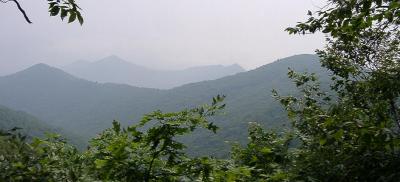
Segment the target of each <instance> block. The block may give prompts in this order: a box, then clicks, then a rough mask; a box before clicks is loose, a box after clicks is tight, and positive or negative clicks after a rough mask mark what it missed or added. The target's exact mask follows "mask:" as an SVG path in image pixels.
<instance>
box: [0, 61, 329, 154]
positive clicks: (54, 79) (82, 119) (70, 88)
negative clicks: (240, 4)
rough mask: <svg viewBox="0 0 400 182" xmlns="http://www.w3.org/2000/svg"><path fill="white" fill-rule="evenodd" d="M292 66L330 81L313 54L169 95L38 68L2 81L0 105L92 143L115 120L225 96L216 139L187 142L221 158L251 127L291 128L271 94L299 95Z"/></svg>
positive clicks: (131, 119)
mask: <svg viewBox="0 0 400 182" xmlns="http://www.w3.org/2000/svg"><path fill="white" fill-rule="evenodd" d="M288 67H291V68H292V69H294V70H296V71H309V72H316V73H317V74H319V75H322V81H323V82H327V80H328V79H327V72H326V71H325V70H323V69H322V68H321V67H320V64H319V62H318V58H317V57H316V56H314V55H297V56H292V57H289V58H285V59H282V60H279V61H276V62H273V63H270V64H267V65H265V66H262V67H260V68H257V69H255V70H252V71H248V72H243V73H238V74H236V75H232V76H227V77H224V78H220V79H217V80H211V81H203V82H198V83H192V84H187V85H184V86H181V87H177V88H174V89H170V90H157V89H147V88H138V87H132V86H127V85H118V84H99V83H94V82H90V81H86V80H82V79H78V78H75V77H73V76H71V75H69V74H67V73H65V72H63V71H61V70H59V69H56V68H52V67H49V66H45V65H36V66H34V67H32V68H29V69H27V70H25V71H22V72H19V73H16V74H14V75H10V76H7V77H0V88H1V89H0V104H3V105H6V106H8V107H11V108H15V109H19V110H24V111H26V112H29V113H32V114H34V115H35V116H38V117H39V118H41V119H43V120H44V121H51V124H54V125H55V126H57V127H60V128H63V129H66V130H71V131H74V132H76V133H79V134H80V135H82V137H83V138H85V139H88V138H90V137H93V136H94V135H95V133H97V132H99V131H101V130H102V129H104V128H106V127H110V126H111V121H112V120H113V119H117V120H120V121H121V122H122V123H123V124H125V125H126V124H132V123H135V121H138V119H139V118H140V116H141V115H143V114H144V113H147V112H150V111H153V110H156V109H161V110H163V111H176V110H179V109H182V108H185V107H191V106H195V105H199V104H204V103H209V101H210V99H211V98H212V97H213V96H216V95H217V94H224V95H226V96H227V99H226V103H227V108H226V110H225V114H224V115H221V116H219V117H217V118H215V123H216V124H217V125H219V126H220V127H221V130H220V131H219V132H218V134H217V135H211V134H209V133H206V132H204V131H199V132H196V133H195V134H194V136H192V137H189V138H185V139H183V140H185V141H186V142H187V143H189V144H190V148H189V152H191V153H195V154H205V153H207V154H210V153H212V154H218V155H223V154H226V153H225V152H224V150H225V151H226V149H227V147H229V146H228V145H227V144H226V143H225V142H224V141H226V140H231V141H240V142H245V141H246V137H247V131H246V130H247V124H248V122H253V121H258V122H260V123H261V124H262V125H264V126H265V127H269V128H281V127H282V125H284V124H286V123H287V118H286V114H285V112H284V111H283V110H282V108H281V106H280V105H279V104H278V103H277V102H276V101H275V100H274V99H273V98H272V97H271V90H272V89H276V90H278V91H279V92H280V93H282V94H288V93H294V94H295V93H296V92H295V88H294V86H293V84H292V83H291V81H290V80H289V79H288V78H287V75H286V74H287V71H288ZM42 69H44V70H47V71H44V70H42ZM37 70H41V71H37ZM50 73H51V74H50Z"/></svg>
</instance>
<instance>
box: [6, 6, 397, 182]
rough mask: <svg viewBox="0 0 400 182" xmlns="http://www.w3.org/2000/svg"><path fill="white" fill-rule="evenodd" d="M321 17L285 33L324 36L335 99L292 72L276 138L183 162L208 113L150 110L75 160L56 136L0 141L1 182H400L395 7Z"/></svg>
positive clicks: (254, 133)
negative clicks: (283, 125) (285, 121)
mask: <svg viewBox="0 0 400 182" xmlns="http://www.w3.org/2000/svg"><path fill="white" fill-rule="evenodd" d="M328 2H329V3H330V4H329V5H328V6H327V8H328V9H327V10H321V11H319V12H318V16H319V17H313V16H312V14H311V13H310V16H311V18H310V19H309V21H308V22H306V23H300V24H299V25H298V26H297V27H295V28H290V29H288V30H289V31H290V32H292V33H306V32H311V33H314V32H315V31H317V30H323V31H324V32H325V33H328V34H330V35H331V37H330V38H329V40H328V44H327V46H326V49H325V50H322V51H318V54H319V56H320V57H321V62H322V63H323V65H324V66H325V67H326V68H328V69H329V70H331V71H332V72H333V74H334V76H333V77H332V80H333V84H332V91H334V94H333V95H328V94H326V93H324V92H322V91H321V89H320V88H319V84H318V80H317V78H316V77H315V75H313V74H298V73H295V72H293V71H289V77H290V78H292V79H293V81H294V83H295V84H296V86H297V87H298V88H299V90H300V91H301V93H302V95H301V96H299V97H293V96H280V95H279V94H278V93H277V92H274V93H275V97H276V98H277V99H278V100H279V101H280V102H281V103H282V105H283V106H284V108H285V109H286V110H287V112H288V116H289V118H290V119H291V121H292V126H293V128H292V130H291V131H288V132H282V133H277V132H273V131H264V130H263V129H262V128H261V127H260V126H258V125H257V124H251V126H250V129H249V142H248V144H247V146H244V147H242V146H239V145H236V146H234V147H233V150H232V155H231V159H214V158H210V157H197V158H195V157H189V156H187V155H185V153H184V149H185V145H184V144H183V143H181V142H179V140H178V139H177V137H182V136H183V135H185V134H189V133H190V132H192V131H193V130H195V129H196V128H199V127H202V128H205V129H207V130H210V131H212V132H216V130H217V127H216V126H215V125H214V124H213V123H212V122H210V121H209V119H210V117H212V116H213V115H214V114H216V113H217V111H218V110H220V109H222V108H223V107H224V105H223V104H221V101H222V100H223V97H216V98H214V99H213V102H212V104H211V105H209V106H208V105H206V106H202V107H198V108H194V109H189V110H184V111H181V112H176V113H162V112H160V111H156V112H154V113H151V114H148V115H145V116H144V117H143V119H142V121H141V122H140V124H138V125H134V126H130V127H128V128H121V126H120V125H119V124H118V123H117V122H114V127H113V128H111V129H108V130H105V131H104V132H103V133H101V134H100V135H99V136H98V137H96V138H95V139H93V140H92V141H91V143H90V146H89V148H88V150H86V151H85V152H79V151H78V150H76V149H75V148H74V147H73V146H70V145H68V144H67V143H65V141H63V140H62V139H60V138H59V137H57V136H50V137H49V138H48V139H44V140H40V139H35V140H34V141H33V142H29V143H28V142H25V141H24V140H23V137H21V136H19V135H14V134H10V133H3V134H2V135H3V136H2V137H1V138H0V145H1V146H2V148H1V149H0V170H1V172H2V173H0V175H1V176H0V177H1V179H2V180H4V181H398V179H400V115H399V112H400V109H399V107H398V104H399V94H400V61H399V59H400V55H399V54H400V53H399V52H400V51H399V47H400V41H399V35H400V32H399V30H398V25H399V17H400V15H399V12H400V11H399V9H400V3H399V2H398V1H397V0H383V1H382V0H361V1H359V0H349V1H336V0H330V1H328Z"/></svg>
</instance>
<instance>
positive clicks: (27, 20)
mask: <svg viewBox="0 0 400 182" xmlns="http://www.w3.org/2000/svg"><path fill="white" fill-rule="evenodd" d="M10 1H12V2H14V3H15V4H16V5H17V7H18V10H19V11H20V12H21V13H22V15H23V16H24V18H25V21H26V22H28V23H32V21H31V20H30V19H29V17H28V15H26V13H25V10H24V9H23V8H22V7H21V5H20V4H19V2H18V1H17V0H0V2H2V3H7V2H10Z"/></svg>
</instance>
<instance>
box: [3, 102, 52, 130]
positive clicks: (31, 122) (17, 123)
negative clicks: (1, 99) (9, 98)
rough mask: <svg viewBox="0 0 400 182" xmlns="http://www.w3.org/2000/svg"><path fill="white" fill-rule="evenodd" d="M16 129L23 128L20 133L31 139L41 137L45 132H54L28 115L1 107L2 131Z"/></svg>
mask: <svg viewBox="0 0 400 182" xmlns="http://www.w3.org/2000/svg"><path fill="white" fill-rule="evenodd" d="M14 127H18V128H21V131H19V132H21V133H22V134H24V135H27V136H30V137H40V136H43V135H44V133H45V132H51V131H54V130H53V129H52V128H51V127H50V126H47V125H46V124H44V123H43V122H41V121H40V120H39V119H37V118H36V117H34V116H32V115H30V114H28V113H25V112H22V111H14V110H11V109H9V108H7V107H4V106H1V105H0V129H1V130H3V131H7V130H10V129H12V128H14Z"/></svg>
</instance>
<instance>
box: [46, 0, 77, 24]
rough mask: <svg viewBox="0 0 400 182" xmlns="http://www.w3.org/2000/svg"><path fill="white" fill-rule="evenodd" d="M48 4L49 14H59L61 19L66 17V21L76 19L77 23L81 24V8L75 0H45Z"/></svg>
mask: <svg viewBox="0 0 400 182" xmlns="http://www.w3.org/2000/svg"><path fill="white" fill-rule="evenodd" d="M47 1H48V4H49V12H50V16H57V15H60V17H61V20H64V19H65V18H67V17H68V23H72V22H74V21H75V20H78V22H79V24H81V25H82V24H83V17H82V15H81V12H80V10H81V8H80V7H79V6H78V5H77V4H76V3H75V0H47Z"/></svg>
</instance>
